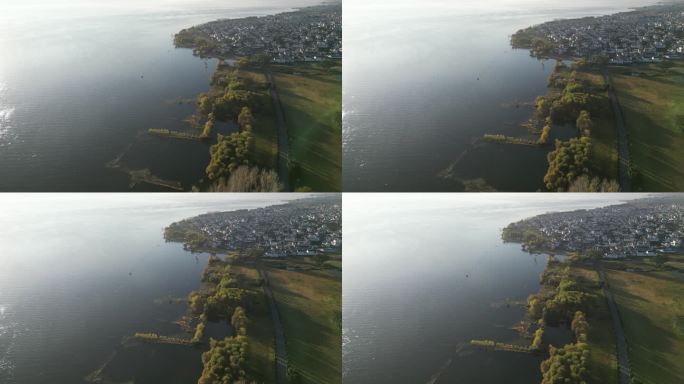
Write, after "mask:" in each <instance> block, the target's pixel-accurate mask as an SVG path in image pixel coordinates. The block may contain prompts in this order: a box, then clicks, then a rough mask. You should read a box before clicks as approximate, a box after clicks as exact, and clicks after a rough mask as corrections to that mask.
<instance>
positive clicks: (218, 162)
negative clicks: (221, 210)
mask: <svg viewBox="0 0 684 384" xmlns="http://www.w3.org/2000/svg"><path fill="white" fill-rule="evenodd" d="M250 65H254V63H253V62H252V61H250V59H249V58H243V59H241V60H239V61H238V63H237V64H236V65H235V66H233V67H230V66H228V65H226V64H224V63H220V64H219V67H218V69H217V70H216V72H215V73H214V75H213V76H212V80H211V84H212V90H211V91H210V92H208V93H203V94H200V95H199V96H198V98H197V115H196V116H194V118H193V119H192V120H193V121H197V122H202V121H203V122H204V124H200V125H199V126H198V127H199V128H202V133H201V134H200V135H199V136H200V137H201V138H203V139H210V138H212V137H213V136H214V127H215V125H216V122H227V121H232V122H234V123H235V124H237V126H238V128H239V131H238V132H233V133H230V134H227V135H222V134H220V133H218V134H216V143H215V144H214V145H212V146H211V148H210V149H209V154H210V161H209V164H208V166H207V168H206V174H207V177H208V179H209V181H210V182H211V183H213V184H212V185H211V186H210V189H213V190H218V191H231V192H273V191H278V190H279V189H280V184H279V181H278V179H277V175H276V174H275V173H274V172H271V171H269V170H263V171H262V170H261V169H259V168H258V167H257V165H261V164H259V163H260V162H259V159H258V156H257V155H256V153H255V151H256V148H255V137H254V126H255V124H256V120H257V119H256V117H255V115H256V114H258V113H259V112H264V113H265V114H270V113H271V112H270V109H269V105H270V104H269V103H270V100H269V99H268V93H267V89H268V87H269V84H267V83H265V82H263V81H258V80H256V79H255V77H254V76H253V74H252V73H251V72H249V71H247V70H244V68H246V67H249V66H250ZM242 167H245V168H244V169H243V168H242ZM238 169H240V172H239V174H238V175H236V176H235V177H233V174H234V173H235V172H236V171H237V170H238Z"/></svg>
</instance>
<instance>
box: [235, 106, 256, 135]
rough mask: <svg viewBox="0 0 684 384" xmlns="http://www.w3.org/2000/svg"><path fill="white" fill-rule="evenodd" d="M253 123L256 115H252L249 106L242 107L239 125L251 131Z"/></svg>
mask: <svg viewBox="0 0 684 384" xmlns="http://www.w3.org/2000/svg"><path fill="white" fill-rule="evenodd" d="M253 125H254V116H252V110H251V109H249V107H242V109H241V110H240V114H239V115H238V126H239V127H240V129H242V130H243V131H251V130H252V126H253Z"/></svg>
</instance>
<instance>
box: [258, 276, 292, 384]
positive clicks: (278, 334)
mask: <svg viewBox="0 0 684 384" xmlns="http://www.w3.org/2000/svg"><path fill="white" fill-rule="evenodd" d="M259 275H260V276H261V278H262V279H263V280H264V292H266V297H267V298H268V306H269V308H270V312H271V322H272V323H273V333H274V336H275V347H276V348H275V354H276V378H277V382H278V384H286V383H287V355H286V353H285V330H284V329H283V323H282V322H281V321H280V312H278V306H277V305H276V302H275V298H274V297H273V291H271V283H270V282H269V281H268V274H267V273H266V271H264V270H263V269H262V268H259Z"/></svg>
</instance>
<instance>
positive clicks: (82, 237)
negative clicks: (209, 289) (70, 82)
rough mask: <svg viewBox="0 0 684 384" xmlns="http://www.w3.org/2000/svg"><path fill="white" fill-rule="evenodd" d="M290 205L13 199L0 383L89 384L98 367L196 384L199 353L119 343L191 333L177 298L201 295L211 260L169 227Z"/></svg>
mask: <svg viewBox="0 0 684 384" xmlns="http://www.w3.org/2000/svg"><path fill="white" fill-rule="evenodd" d="M291 198H293V197H291V196H290V197H288V196H283V195H278V196H273V195H270V196H269V195H260V196H245V195H240V194H237V195H231V196H228V195H223V196H217V195H203V196H197V195H192V196H190V195H188V196H176V195H167V194H160V195H155V196H149V195H147V196H144V195H139V194H132V195H126V197H122V196H114V195H106V194H105V195H60V196H56V195H34V196H25V195H24V196H17V195H6V196H4V197H3V199H0V211H1V212H2V215H0V250H1V251H0V383H3V384H34V383H36V384H37V383H47V382H49V383H56V384H74V383H83V382H84V378H85V377H86V376H87V375H89V374H90V373H92V372H93V371H95V370H97V369H99V368H102V373H103V374H104V375H105V377H107V378H108V379H109V380H111V382H115V383H131V382H135V383H139V384H141V383H150V384H152V383H196V382H197V378H198V377H199V375H200V373H201V369H202V363H201V358H200V354H201V353H202V349H195V348H189V347H181V346H170V345H137V346H136V345H128V344H127V345H124V344H123V343H122V341H123V340H124V338H125V337H128V336H131V335H132V334H134V333H135V332H157V333H160V334H165V335H181V334H182V335H183V336H187V335H185V334H183V332H182V330H181V329H180V327H179V326H177V325H176V324H174V323H173V322H174V321H175V320H177V319H178V318H179V317H180V316H181V315H182V314H184V313H185V311H186V308H187V307H186V304H185V303H183V302H182V301H181V302H175V301H174V300H173V299H177V298H185V297H187V295H188V294H189V293H190V292H191V291H192V290H196V289H198V288H199V286H200V278H201V273H202V270H203V268H204V266H205V264H206V260H207V257H206V255H192V254H190V253H189V252H186V251H184V250H183V249H182V246H181V245H180V244H175V243H165V241H164V239H163V235H162V229H163V227H165V226H167V225H169V224H170V223H172V222H174V221H176V220H179V219H183V218H186V217H190V216H194V215H197V214H201V213H206V212H208V211H219V210H220V211H229V210H235V209H241V208H256V207H263V206H267V205H271V204H275V203H279V202H281V201H284V200H287V199H291ZM212 327H213V328H222V329H223V330H224V331H227V330H228V326H227V325H224V326H223V327H221V326H220V325H216V326H213V325H212ZM212 327H209V328H211V329H213V328H212ZM211 329H210V332H212V330H211ZM219 331H220V329H219ZM217 333H220V332H215V333H214V334H213V335H214V336H215V337H216V336H218V335H217Z"/></svg>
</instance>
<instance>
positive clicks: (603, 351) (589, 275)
mask: <svg viewBox="0 0 684 384" xmlns="http://www.w3.org/2000/svg"><path fill="white" fill-rule="evenodd" d="M570 274H571V276H573V277H574V280H575V281H577V282H578V283H579V284H581V286H582V287H583V288H584V290H585V291H586V292H589V293H591V294H592V295H594V297H593V298H592V299H591V302H590V305H591V309H590V310H588V311H587V313H588V315H587V316H588V317H587V321H588V322H589V337H588V341H587V342H588V344H589V350H590V351H591V353H590V354H589V362H588V364H587V366H588V370H589V379H590V381H589V382H590V383H602V384H617V383H618V375H617V357H616V349H615V333H614V331H613V324H612V319H611V317H610V312H609V311H608V305H607V303H606V297H605V295H604V293H603V289H602V288H601V287H600V286H599V276H598V273H597V272H596V271H595V270H594V269H593V268H588V267H586V266H577V265H574V266H572V267H571V269H570Z"/></svg>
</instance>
